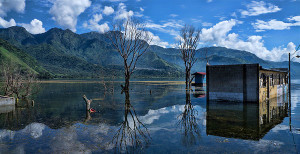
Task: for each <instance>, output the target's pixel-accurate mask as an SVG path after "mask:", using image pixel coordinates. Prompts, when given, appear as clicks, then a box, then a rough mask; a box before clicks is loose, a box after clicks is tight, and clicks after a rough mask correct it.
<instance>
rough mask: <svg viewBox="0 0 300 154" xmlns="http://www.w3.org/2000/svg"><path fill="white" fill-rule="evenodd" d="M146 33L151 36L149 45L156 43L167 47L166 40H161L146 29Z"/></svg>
mask: <svg viewBox="0 0 300 154" xmlns="http://www.w3.org/2000/svg"><path fill="white" fill-rule="evenodd" d="M147 34H148V35H149V36H150V38H152V41H151V42H150V45H158V46H161V47H164V48H166V47H168V46H169V43H168V42H164V41H162V40H161V39H160V38H159V36H156V35H154V34H153V33H152V32H150V31H147Z"/></svg>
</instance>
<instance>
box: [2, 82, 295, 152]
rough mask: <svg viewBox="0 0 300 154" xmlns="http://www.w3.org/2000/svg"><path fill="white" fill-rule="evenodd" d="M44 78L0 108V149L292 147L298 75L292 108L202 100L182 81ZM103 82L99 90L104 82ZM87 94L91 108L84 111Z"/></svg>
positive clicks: (281, 101)
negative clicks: (28, 95) (25, 97)
mask: <svg viewBox="0 0 300 154" xmlns="http://www.w3.org/2000/svg"><path fill="white" fill-rule="evenodd" d="M121 84H122V82H120V81H115V82H106V83H105V85H104V84H103V82H101V81H93V80H87V81H84V80H51V81H45V82H43V83H41V88H40V90H39V93H37V94H36V95H35V96H34V97H33V100H34V102H32V101H21V102H19V104H18V106H17V107H6V108H3V107H2V108H0V153H77V152H79V153H112V152H122V153H297V152H298V151H300V80H293V84H292V95H291V107H289V104H288V98H287V97H286V96H283V97H281V98H276V99H273V100H270V101H268V102H264V103H259V104H257V103H238V102H209V103H207V102H206V97H205V91H204V89H205V88H204V89H203V88H201V87H196V88H195V87H193V92H191V93H190V94H189V93H186V92H185V89H184V88H185V85H184V82H183V81H146V80H145V81H134V82H131V85H130V92H129V93H122V94H121V87H120V85H121ZM104 87H106V88H104ZM83 95H86V96H87V98H89V99H92V100H93V101H92V103H91V107H92V108H93V109H95V110H96V112H95V113H90V112H86V109H85V102H84V100H83V98H82V96H83Z"/></svg>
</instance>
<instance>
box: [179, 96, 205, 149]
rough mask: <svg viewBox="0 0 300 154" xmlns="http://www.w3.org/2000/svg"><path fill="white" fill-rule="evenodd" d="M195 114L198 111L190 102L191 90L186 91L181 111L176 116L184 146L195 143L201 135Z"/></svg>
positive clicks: (196, 114)
mask: <svg viewBox="0 0 300 154" xmlns="http://www.w3.org/2000/svg"><path fill="white" fill-rule="evenodd" d="M197 116H198V112H197V110H196V109H195V108H194V106H193V105H192V102H191V92H190V91H187V92H186V102H185V105H184V109H183V112H182V113H181V114H180V115H179V116H178V119H179V121H178V126H179V127H180V129H181V131H182V142H183V144H184V145H186V146H188V145H194V144H196V143H197V140H198V139H200V137H201V135H200V133H201V132H200V128H199V125H198V120H197Z"/></svg>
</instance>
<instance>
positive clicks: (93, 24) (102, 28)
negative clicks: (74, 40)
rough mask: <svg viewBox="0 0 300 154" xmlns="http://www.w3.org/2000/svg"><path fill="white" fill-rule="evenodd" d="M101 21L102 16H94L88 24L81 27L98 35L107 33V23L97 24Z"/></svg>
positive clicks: (85, 23)
mask: <svg viewBox="0 0 300 154" xmlns="http://www.w3.org/2000/svg"><path fill="white" fill-rule="evenodd" d="M102 19H103V16H102V14H94V15H93V18H92V19H90V20H89V21H88V22H84V23H83V27H85V28H88V29H90V30H93V31H97V32H99V33H105V32H107V31H109V26H108V24H107V23H103V24H99V21H101V20H102Z"/></svg>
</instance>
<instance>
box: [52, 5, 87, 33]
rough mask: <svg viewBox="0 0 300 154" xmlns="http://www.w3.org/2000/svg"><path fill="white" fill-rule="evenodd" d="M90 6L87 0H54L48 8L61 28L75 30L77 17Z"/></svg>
mask: <svg viewBox="0 0 300 154" xmlns="http://www.w3.org/2000/svg"><path fill="white" fill-rule="evenodd" d="M90 6H91V1H89V0H56V1H55V2H54V4H53V6H52V8H51V9H50V14H52V15H53V19H54V20H55V21H56V22H57V23H58V24H59V25H61V26H62V27H63V28H68V29H71V30H72V31H74V32H75V31H76V24H77V17H78V16H79V15H80V14H81V13H82V12H84V11H85V9H86V8H88V7H90Z"/></svg>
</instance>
